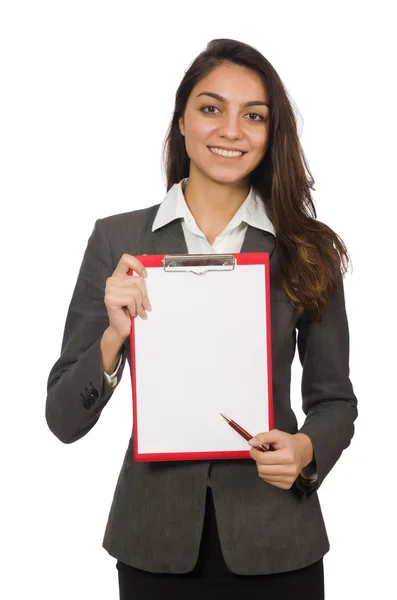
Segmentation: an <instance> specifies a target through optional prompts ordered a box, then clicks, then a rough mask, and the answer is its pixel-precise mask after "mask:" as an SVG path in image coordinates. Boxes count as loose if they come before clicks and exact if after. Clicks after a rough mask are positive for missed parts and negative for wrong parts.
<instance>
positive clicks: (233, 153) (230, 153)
mask: <svg viewBox="0 0 397 600" xmlns="http://www.w3.org/2000/svg"><path fill="white" fill-rule="evenodd" d="M210 150H211V152H213V153H214V154H220V155H221V156H226V157H227V158H234V157H237V156H242V154H243V152H237V151H231V150H221V149H220V148H210Z"/></svg>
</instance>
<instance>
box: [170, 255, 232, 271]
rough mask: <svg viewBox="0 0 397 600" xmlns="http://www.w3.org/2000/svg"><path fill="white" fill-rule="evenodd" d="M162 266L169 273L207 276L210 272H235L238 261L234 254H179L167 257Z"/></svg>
mask: <svg viewBox="0 0 397 600" xmlns="http://www.w3.org/2000/svg"><path fill="white" fill-rule="evenodd" d="M162 264H163V268H164V271H167V272H181V271H182V272H189V273H194V274H195V275H205V274H206V273H208V271H233V270H234V268H235V266H236V259H235V257H234V256H233V254H179V255H167V256H165V257H164V258H163V261H162Z"/></svg>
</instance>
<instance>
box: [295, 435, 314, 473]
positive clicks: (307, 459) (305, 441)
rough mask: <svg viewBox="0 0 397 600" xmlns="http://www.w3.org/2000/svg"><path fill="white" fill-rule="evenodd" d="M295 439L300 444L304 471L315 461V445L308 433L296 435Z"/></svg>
mask: <svg viewBox="0 0 397 600" xmlns="http://www.w3.org/2000/svg"><path fill="white" fill-rule="evenodd" d="M294 437H295V439H296V440H298V443H299V447H300V451H301V456H302V469H303V468H304V467H307V465H309V464H310V463H311V462H312V460H313V444H312V441H311V439H310V438H309V436H308V435H306V433H296V434H295V436H294Z"/></svg>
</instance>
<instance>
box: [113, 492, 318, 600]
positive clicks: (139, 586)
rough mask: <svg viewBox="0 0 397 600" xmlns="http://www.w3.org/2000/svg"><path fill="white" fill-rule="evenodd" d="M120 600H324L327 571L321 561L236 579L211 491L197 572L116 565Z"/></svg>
mask: <svg viewBox="0 0 397 600" xmlns="http://www.w3.org/2000/svg"><path fill="white" fill-rule="evenodd" d="M116 567H117V570H118V579H119V590H120V600H149V599H150V600H153V599H154V598H155V599H156V600H166V599H167V600H168V599H172V600H178V599H182V598H183V599H184V600H186V598H189V600H195V599H196V598H197V600H198V599H200V600H202V599H203V596H204V595H205V600H212V599H214V600H215V598H216V600H219V598H223V597H226V595H227V597H228V600H233V598H235V599H237V598H239V600H241V598H242V594H247V593H252V592H253V593H255V594H257V596H256V598H257V600H262V599H263V600H290V599H291V598H293V599H295V598H305V600H323V598H324V572H323V561H322V560H320V561H318V562H316V563H314V564H312V565H309V566H308V567H305V568H303V569H298V570H296V571H288V572H285V573H279V574H272V575H236V574H234V573H232V572H231V571H229V569H228V568H227V566H226V563H225V561H224V559H223V555H222V551H221V545H220V540H219V535H218V529H217V526H216V519H215V508H214V503H213V498H212V491H211V488H207V501H206V512H205V520H204V527H203V535H202V539H201V544H200V553H199V557H198V560H197V563H196V566H195V568H194V569H193V571H191V572H190V573H185V574H182V575H179V574H177V575H175V574H168V573H151V572H149V571H142V570H140V569H135V568H134V567H131V566H129V565H126V564H125V563H122V562H120V561H117V564H116Z"/></svg>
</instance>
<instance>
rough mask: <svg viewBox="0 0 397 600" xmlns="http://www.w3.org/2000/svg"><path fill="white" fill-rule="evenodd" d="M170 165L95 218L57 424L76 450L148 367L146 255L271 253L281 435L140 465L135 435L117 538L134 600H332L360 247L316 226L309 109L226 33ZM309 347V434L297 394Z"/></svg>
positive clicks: (59, 367) (186, 82) (202, 60)
mask: <svg viewBox="0 0 397 600" xmlns="http://www.w3.org/2000/svg"><path fill="white" fill-rule="evenodd" d="M165 157H166V175H167V194H166V196H165V198H164V199H163V201H162V202H161V204H156V205H154V206H151V207H149V208H146V209H143V210H138V211H133V212H127V213H124V214H119V215H113V216H110V217H107V218H103V219H98V220H97V221H96V223H95V227H94V230H93V232H92V234H91V237H90V238H89V240H88V245H87V248H86V251H85V254H84V258H83V261H82V265H81V268H80V272H79V275H78V278H77V283H76V287H75V290H74V293H73V296H72V299H71V303H70V307H69V310H68V314H67V318H66V324H65V331H64V337H63V342H62V351H61V355H60V357H59V359H58V360H57V361H56V363H55V364H54V366H53V368H52V370H51V372H50V374H49V378H48V396H47V402H46V419H47V422H48V426H49V427H50V429H51V431H52V432H53V433H54V434H55V435H56V436H57V437H58V438H59V439H60V440H61V441H62V442H64V443H72V442H75V441H76V440H78V439H80V438H81V437H83V436H84V435H85V434H87V433H88V432H89V431H90V429H91V428H92V427H93V426H94V425H95V423H96V422H97V421H98V419H99V417H100V415H101V413H102V410H103V409H104V407H105V405H106V404H107V402H108V401H109V400H110V398H111V396H112V394H113V393H114V391H115V388H116V387H117V385H118V383H119V381H120V379H121V376H122V373H123V369H124V366H125V362H126V360H128V361H129V360H130V358H129V332H130V319H131V315H132V317H135V318H142V319H147V318H150V312H151V310H153V311H155V310H156V306H153V307H151V305H150V294H149V293H148V292H149V290H150V286H148V285H147V284H146V274H145V271H144V268H143V266H142V264H141V262H140V261H139V260H138V259H137V258H136V257H137V256H141V255H143V254H184V253H185V254H186V253H204V254H205V253H214V252H222V253H223V252H228V253H232V252H233V253H234V252H268V253H269V255H270V257H271V258H270V280H271V327H272V361H273V398H274V417H275V429H274V430H272V431H270V432H261V431H258V432H256V438H257V439H253V440H252V441H251V442H250V446H248V447H250V458H248V459H243V460H211V461H209V460H207V461H176V462H153V463H150V462H148V463H135V462H134V460H133V451H132V439H130V440H129V442H128V447H127V449H126V453H125V457H124V461H123V464H122V467H121V471H120V475H119V478H118V481H117V485H116V489H115V492H114V497H113V502H112V505H111V508H110V514H109V519H108V523H107V527H106V531H105V534H104V539H103V547H104V548H105V549H106V550H107V551H108V553H109V554H110V555H111V556H113V557H115V558H116V559H117V563H116V566H117V569H118V581H119V590H120V598H121V600H129V599H135V598H139V599H140V600H143V599H146V598H150V599H152V598H156V599H161V598H184V599H186V598H187V597H189V598H202V597H203V594H206V598H207V599H209V598H217V599H218V598H220V597H228V598H237V597H238V598H240V597H241V594H242V593H247V592H255V593H256V594H257V596H256V597H257V598H263V599H267V600H271V599H276V598H277V599H289V598H306V599H307V600H310V599H312V600H320V599H321V598H323V597H324V575H323V563H322V559H323V556H324V554H325V553H326V552H327V551H328V550H329V542H328V537H327V533H326V529H325V526H324V522H323V518H322V513H321V508H320V505H319V500H318V496H317V490H318V489H319V487H320V485H321V483H322V482H323V481H324V478H325V477H326V475H327V474H328V473H329V471H330V470H331V469H332V467H333V466H334V465H335V463H336V461H337V460H338V459H339V457H340V456H341V454H342V452H343V450H344V449H345V448H347V447H348V446H349V444H350V441H351V438H352V437H353V434H354V421H355V419H356V417H357V399H356V397H355V395H354V393H353V388H352V384H351V382H350V379H349V333H348V324H347V318H346V311H345V302H344V292H343V273H344V272H345V271H346V269H347V266H348V254H347V250H346V248H345V246H344V244H343V242H342V240H341V239H340V238H339V237H338V236H337V235H336V234H335V233H334V232H333V231H332V230H331V229H330V228H329V227H327V226H326V225H325V224H323V223H321V222H319V221H317V219H316V213H315V209H314V206H313V202H312V198H311V194H310V190H311V189H312V186H313V179H312V178H311V177H310V172H309V170H308V167H307V164H306V162H305V158H304V154H303V151H302V148H301V146H300V143H299V139H298V135H297V131H296V121H295V117H294V113H293V110H292V107H291V103H290V101H289V99H288V96H287V93H286V91H285V88H284V86H283V84H282V82H281V80H280V78H279V76H278V75H277V73H276V71H275V70H274V68H273V67H272V65H271V64H270V63H269V62H268V61H267V60H266V59H265V58H264V57H263V56H262V55H261V54H260V53H259V52H258V51H257V50H256V49H255V48H252V47H250V46H248V45H246V44H243V43H240V42H238V41H235V40H227V39H218V40H213V41H211V42H210V43H209V44H208V46H207V48H206V49H205V51H203V52H202V53H201V54H200V55H199V56H198V57H197V58H196V59H195V60H194V62H193V63H192V64H191V66H190V67H189V68H188V70H187V71H186V72H185V75H184V77H183V80H182V82H181V84H180V86H179V88H178V90H177V93H176V99H175V110H174V114H173V117H172V122H171V124H170V128H169V131H168V135H167V139H166V144H165ZM147 195H148V198H149V197H150V186H149V185H148V186H147ZM129 268H132V269H133V270H134V271H135V272H136V276H135V277H131V276H128V274H127V273H128V270H129ZM241 310H242V311H249V310H250V298H249V297H247V302H246V304H245V306H242V307H241ZM208 343H209V344H210V343H211V340H208ZM296 348H297V350H298V353H299V358H300V361H301V363H302V367H303V371H302V406H303V410H304V413H305V415H306V419H305V422H304V424H303V426H302V427H301V428H300V429H299V430H298V428H297V420H296V417H295V415H294V413H293V411H292V409H291V404H290V376H291V363H292V360H293V357H294V353H295V350H296ZM247 352H255V348H247ZM176 377H177V374H176ZM165 401H166V399H165ZM187 401H188V391H187ZM258 443H269V444H272V446H273V449H274V451H273V452H267V453H263V452H260V451H259V450H258V449H256V446H257V445H258Z"/></svg>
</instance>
